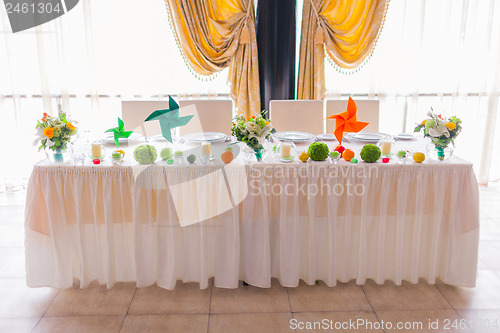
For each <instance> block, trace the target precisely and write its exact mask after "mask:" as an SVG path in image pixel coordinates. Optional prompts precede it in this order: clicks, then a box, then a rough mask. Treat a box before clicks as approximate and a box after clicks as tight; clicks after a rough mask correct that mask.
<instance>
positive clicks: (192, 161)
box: [187, 154, 196, 164]
mask: <svg viewBox="0 0 500 333" xmlns="http://www.w3.org/2000/svg"><path fill="white" fill-rule="evenodd" d="M187 161H188V162H189V163H191V164H193V163H194V161H196V155H195V154H191V155H189V156H188V157H187Z"/></svg>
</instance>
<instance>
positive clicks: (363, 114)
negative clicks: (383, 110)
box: [326, 100, 380, 133]
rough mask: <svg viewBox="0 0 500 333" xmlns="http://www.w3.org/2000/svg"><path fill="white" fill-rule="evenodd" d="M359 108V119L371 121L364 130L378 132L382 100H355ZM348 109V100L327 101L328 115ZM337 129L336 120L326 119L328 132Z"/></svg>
mask: <svg viewBox="0 0 500 333" xmlns="http://www.w3.org/2000/svg"><path fill="white" fill-rule="evenodd" d="M354 102H356V107H357V109H358V113H357V120H358V121H364V122H367V123H370V124H369V125H368V126H366V127H365V128H363V130H362V131H364V132H378V124H379V108H380V102H379V101H378V100H370V101H354ZM345 110H347V100H327V101H326V116H327V117H330V116H333V115H334V114H337V113H340V112H344V111H345ZM334 130H335V120H332V119H327V120H326V132H327V133H333V131H334Z"/></svg>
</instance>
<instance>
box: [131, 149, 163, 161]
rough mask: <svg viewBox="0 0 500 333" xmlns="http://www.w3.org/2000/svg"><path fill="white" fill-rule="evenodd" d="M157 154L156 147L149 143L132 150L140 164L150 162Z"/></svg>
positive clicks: (154, 159)
mask: <svg viewBox="0 0 500 333" xmlns="http://www.w3.org/2000/svg"><path fill="white" fill-rule="evenodd" d="M157 156H158V155H157V153H156V148H155V147H154V146H151V145H140V146H139V147H137V148H135V150H134V158H135V160H136V161H137V162H139V163H140V164H151V163H153V162H154V161H156V157H157Z"/></svg>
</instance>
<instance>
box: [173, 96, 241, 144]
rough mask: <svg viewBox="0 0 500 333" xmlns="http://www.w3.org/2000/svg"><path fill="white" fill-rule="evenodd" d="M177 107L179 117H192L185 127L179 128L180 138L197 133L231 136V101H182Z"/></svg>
mask: <svg viewBox="0 0 500 333" xmlns="http://www.w3.org/2000/svg"><path fill="white" fill-rule="evenodd" d="M179 106H180V108H181V109H180V116H181V117H182V116H188V115H194V117H193V119H191V121H190V122H189V123H188V124H187V125H185V126H182V127H180V128H179V131H180V136H183V135H186V134H190V133H197V132H220V133H224V134H226V135H231V120H232V119H233V101H232V100H230V99H225V100H201V99H200V100H184V101H180V102H179Z"/></svg>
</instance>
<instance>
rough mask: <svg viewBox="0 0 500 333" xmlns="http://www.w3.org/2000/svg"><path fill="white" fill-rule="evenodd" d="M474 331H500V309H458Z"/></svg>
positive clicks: (476, 332)
mask: <svg viewBox="0 0 500 333" xmlns="http://www.w3.org/2000/svg"><path fill="white" fill-rule="evenodd" d="M457 312H458V314H459V315H460V317H462V318H463V319H465V321H466V323H467V326H469V327H470V328H471V329H472V331H473V332H474V333H494V332H497V333H498V332H500V309H498V310H457Z"/></svg>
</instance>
